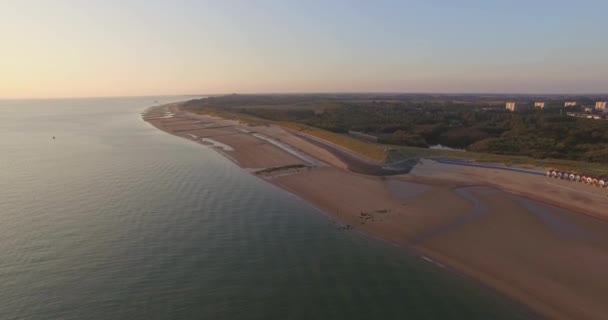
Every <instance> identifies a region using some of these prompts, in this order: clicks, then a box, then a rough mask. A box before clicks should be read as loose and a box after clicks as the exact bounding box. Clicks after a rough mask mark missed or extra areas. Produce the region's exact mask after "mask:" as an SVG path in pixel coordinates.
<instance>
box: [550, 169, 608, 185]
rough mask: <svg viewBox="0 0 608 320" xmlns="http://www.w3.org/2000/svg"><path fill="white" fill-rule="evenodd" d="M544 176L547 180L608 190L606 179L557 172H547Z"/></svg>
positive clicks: (607, 179)
mask: <svg viewBox="0 0 608 320" xmlns="http://www.w3.org/2000/svg"><path fill="white" fill-rule="evenodd" d="M545 175H546V176H547V177H549V178H555V179H561V180H568V181H572V182H581V183H585V184H590V185H593V186H596V187H600V188H608V177H603V178H596V177H590V176H584V175H580V174H578V173H575V172H561V171H558V170H547V172H546V174H545Z"/></svg>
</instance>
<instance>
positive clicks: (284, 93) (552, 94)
mask: <svg viewBox="0 0 608 320" xmlns="http://www.w3.org/2000/svg"><path fill="white" fill-rule="evenodd" d="M314 94H323V95H327V94H352V95H365V94H379V95H463V96H464V95H492V96H509V95H511V96H608V92H605V93H542V92H536V93H521V92H447V91H289V92H228V93H205V94H142V95H116V96H114V95H104V96H58V97H0V101H15V100H63V99H102V98H147V97H150V98H154V97H200V96H205V97H209V96H228V95H314Z"/></svg>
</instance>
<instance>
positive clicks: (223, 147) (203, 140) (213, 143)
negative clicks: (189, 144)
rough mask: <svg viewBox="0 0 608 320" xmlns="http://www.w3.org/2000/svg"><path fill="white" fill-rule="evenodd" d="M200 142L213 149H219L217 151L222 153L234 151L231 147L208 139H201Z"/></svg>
mask: <svg viewBox="0 0 608 320" xmlns="http://www.w3.org/2000/svg"><path fill="white" fill-rule="evenodd" d="M201 141H202V142H204V143H207V144H210V145H212V146H213V147H214V148H219V149H222V150H224V151H234V149H233V148H232V147H231V146H229V145H227V144H224V143H221V142H219V141H216V140H213V139H210V138H202V139H201Z"/></svg>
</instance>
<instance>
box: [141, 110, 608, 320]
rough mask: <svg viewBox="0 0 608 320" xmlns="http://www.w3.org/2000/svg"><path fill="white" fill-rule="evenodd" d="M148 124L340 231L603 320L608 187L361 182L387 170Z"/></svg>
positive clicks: (542, 307) (168, 117)
mask: <svg viewBox="0 0 608 320" xmlns="http://www.w3.org/2000/svg"><path fill="white" fill-rule="evenodd" d="M142 116H143V118H144V120H146V121H148V122H149V123H151V124H152V125H154V126H156V127H157V128H159V129H161V130H163V131H166V132H168V133H171V134H174V135H177V136H180V137H183V138H186V139H190V140H193V141H196V142H198V143H201V144H204V145H207V146H209V147H211V148H214V149H215V150H217V151H218V152H221V153H222V154H224V155H225V156H226V157H228V158H229V159H231V160H232V161H234V162H235V163H237V164H238V165H239V166H241V167H242V168H245V169H247V170H249V171H250V172H252V173H253V174H256V172H258V174H257V175H258V176H259V177H260V178H262V179H265V180H267V181H268V182H270V183H272V184H274V185H276V186H279V187H281V188H282V189H284V190H287V191H289V192H291V193H293V194H295V195H297V196H299V197H300V198H302V199H304V200H306V201H308V202H310V203H311V204H313V205H314V206H316V207H318V208H319V209H321V210H323V211H325V212H326V213H328V214H329V215H330V216H331V217H332V218H333V219H335V221H337V222H338V224H339V225H341V226H348V227H347V229H349V230H351V229H352V230H355V231H360V232H364V233H366V234H369V235H371V236H374V237H377V238H381V239H384V240H387V241H390V242H392V243H395V244H399V245H401V246H402V247H404V248H408V249H410V250H414V251H415V252H417V253H419V254H420V255H421V257H422V258H423V259H425V260H426V261H429V262H430V263H433V264H436V265H438V266H441V267H444V268H446V269H449V270H454V271H457V272H459V273H461V274H463V275H466V276H467V277H470V278H471V279H475V280H477V281H479V282H480V283H482V284H485V285H486V286H489V287H491V288H493V289H495V290H496V291H498V292H500V293H501V294H503V295H505V296H506V297H509V298H511V299H513V300H514V301H518V302H521V303H523V304H525V305H527V306H529V307H530V308H531V309H533V310H534V311H535V312H537V313H539V314H540V315H543V316H545V317H548V318H556V319H604V318H605V315H606V314H608V303H606V301H607V300H606V297H608V277H606V270H608V222H607V221H608V220H607V219H608V216H607V215H608V210H605V208H608V189H599V188H596V187H593V186H589V185H584V184H575V183H569V182H566V181H560V180H553V179H549V178H545V177H539V176H535V175H530V174H525V173H518V172H510V171H504V170H495V169H488V168H475V167H462V166H454V165H449V164H443V163H438V162H435V161H431V160H422V161H421V163H420V164H418V165H415V166H413V164H414V163H415V162H413V163H412V165H411V166H410V167H409V168H407V169H408V170H407V171H409V172H410V173H409V174H407V175H395V176H377V175H369V174H362V173H357V172H353V170H352V169H353V166H356V167H357V168H363V167H366V166H373V165H375V166H376V167H367V168H368V169H364V170H363V172H366V173H370V172H371V173H377V174H382V172H380V171H376V172H373V170H376V169H377V168H379V166H378V165H377V164H373V163H371V162H370V163H367V162H365V161H364V160H363V161H361V159H357V156H356V155H352V156H349V155H348V153H349V152H348V150H343V149H332V146H331V145H329V144H324V143H319V142H318V141H311V139H310V138H308V137H303V136H301V135H298V134H297V133H294V132H291V131H289V130H285V129H283V128H280V127H278V126H274V125H271V126H255V127H251V126H248V125H246V124H241V123H238V122H236V121H232V120H225V119H220V118H215V117H210V116H205V115H195V114H191V113H187V112H184V111H182V110H180V109H179V105H177V104H176V105H169V106H161V107H155V108H151V109H149V110H147V111H146V112H145V113H144V114H143V115H142ZM203 139H211V140H206V141H205V140H203ZM353 159H354V160H353ZM369 168H373V170H372V171H365V170H369ZM266 169H267V170H266ZM349 169H350V170H349ZM354 171H357V170H354ZM261 172H263V174H262V173H261Z"/></svg>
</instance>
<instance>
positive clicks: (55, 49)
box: [0, 0, 608, 98]
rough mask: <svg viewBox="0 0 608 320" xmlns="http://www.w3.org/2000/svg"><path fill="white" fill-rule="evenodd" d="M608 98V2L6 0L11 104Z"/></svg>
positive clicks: (3, 20)
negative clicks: (223, 98)
mask: <svg viewBox="0 0 608 320" xmlns="http://www.w3.org/2000/svg"><path fill="white" fill-rule="evenodd" d="M330 91H331V92H334V91H341V92H356V91H368V92H369V91H381V92H397V91H398V92H507V93H508V92H521V93H529V92H534V93H537V92H541V93H598V92H601V93H605V92H608V1H604V0H601V1H600V0H598V1H585V0H579V1H561V0H526V1H523V0H522V1H519V0H517V1H514V0H512V1H507V0H505V1H498V0H497V1H489V0H479V1H473V0H471V1H468V0H445V1H440V0H425V1H422V0H420V1H405V0H403V1H372V0H370V1H355V0H350V1H329V0H328V1H310V0H302V1H288V0H283V1H261V0H255V1H254V0H250V1H246V0H243V1H226V0H222V1H219V0H218V1H169V0H167V1H151V0H148V1H125V0H122V1H93V0H82V1H60V0H47V1H28V0H0V98H22V97H68V96H108V95H110V96H115V95H155V94H188V93H195V94H205V93H232V92H239V93H245V92H330Z"/></svg>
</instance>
